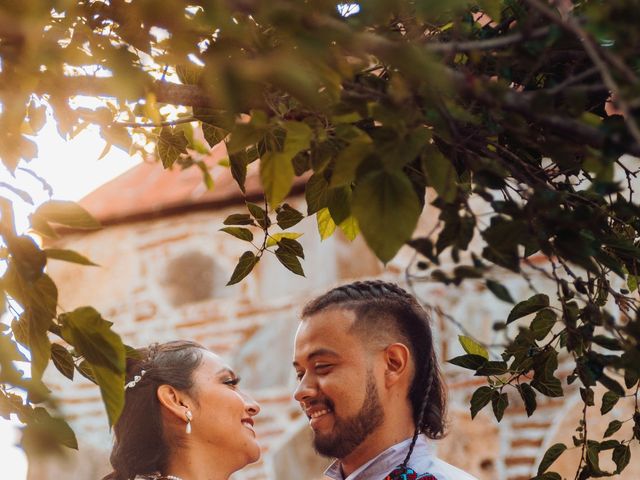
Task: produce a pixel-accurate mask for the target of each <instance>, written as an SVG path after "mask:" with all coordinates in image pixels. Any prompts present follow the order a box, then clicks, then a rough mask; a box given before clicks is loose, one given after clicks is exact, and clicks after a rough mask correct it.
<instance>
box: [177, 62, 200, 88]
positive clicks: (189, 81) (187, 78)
mask: <svg viewBox="0 0 640 480" xmlns="http://www.w3.org/2000/svg"><path fill="white" fill-rule="evenodd" d="M202 72H203V69H202V67H198V66H196V65H193V64H182V65H176V74H177V75H178V79H179V80H180V82H181V83H183V84H184V85H198V83H199V82H200V77H202Z"/></svg>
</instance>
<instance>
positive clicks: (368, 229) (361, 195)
mask: <svg viewBox="0 0 640 480" xmlns="http://www.w3.org/2000/svg"><path fill="white" fill-rule="evenodd" d="M352 211H353V215H354V216H355V217H356V219H357V220H358V225H359V226H360V230H361V231H362V234H363V236H364V238H365V240H366V242H367V244H368V245H369V247H370V248H371V249H372V250H373V252H374V253H375V254H376V256H377V257H378V258H379V259H380V260H382V261H383V262H384V263H387V262H388V261H389V260H391V259H392V258H393V257H394V256H395V255H396V253H397V252H398V250H399V249H400V247H402V245H404V244H405V242H406V241H407V240H409V239H410V238H411V235H412V234H413V231H414V230H415V227H416V224H417V222H418V217H419V216H420V212H421V206H420V202H419V201H418V197H417V195H416V193H415V191H414V189H413V186H412V185H411V182H410V181H409V179H408V178H407V176H406V175H405V174H404V173H402V172H386V171H375V172H371V173H369V174H367V175H366V176H365V177H364V178H362V180H361V181H359V182H358V184H357V185H356V187H355V189H354V191H353V203H352ZM398 212H402V215H399V214H398Z"/></svg>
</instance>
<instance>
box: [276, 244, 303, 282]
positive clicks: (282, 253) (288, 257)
mask: <svg viewBox="0 0 640 480" xmlns="http://www.w3.org/2000/svg"><path fill="white" fill-rule="evenodd" d="M276 257H277V259H278V261H279V262H280V263H281V264H282V265H284V266H285V267H286V268H287V269H288V270H290V271H292V272H293V273H295V274H296V275H300V276H302V277H304V270H303V269H302V265H301V264H300V260H299V259H298V257H297V256H296V255H294V254H293V253H291V252H290V251H289V250H288V249H285V248H282V247H280V248H278V249H276Z"/></svg>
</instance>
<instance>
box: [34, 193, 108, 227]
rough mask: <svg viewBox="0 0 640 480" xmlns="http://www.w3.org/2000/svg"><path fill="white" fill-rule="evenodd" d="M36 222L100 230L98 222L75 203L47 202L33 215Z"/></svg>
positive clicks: (62, 201)
mask: <svg viewBox="0 0 640 480" xmlns="http://www.w3.org/2000/svg"><path fill="white" fill-rule="evenodd" d="M33 217H37V218H38V220H42V221H46V222H50V223H59V224H60V225H64V226H65V227H71V228H80V229H87V230H93V229H96V228H100V227H101V225H100V222H98V220H96V219H95V218H93V216H92V215H91V214H90V213H89V212H87V211H86V210H85V209H84V208H82V207H81V206H80V205H78V204H77V203H75V202H68V201H64V200H49V201H48V202H45V203H43V204H42V205H40V206H39V207H38V208H37V209H36V211H35V212H34V213H33Z"/></svg>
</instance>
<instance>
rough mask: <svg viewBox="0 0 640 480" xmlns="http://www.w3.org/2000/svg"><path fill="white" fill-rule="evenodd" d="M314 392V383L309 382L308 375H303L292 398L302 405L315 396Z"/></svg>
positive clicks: (315, 390)
mask: <svg viewBox="0 0 640 480" xmlns="http://www.w3.org/2000/svg"><path fill="white" fill-rule="evenodd" d="M316 392H317V389H316V386H315V383H314V382H312V381H311V379H310V378H309V375H305V376H303V377H302V379H301V380H300V383H299V384H298V386H297V387H296V390H295V392H293V398H295V399H296V401H298V402H301V403H302V402H304V401H305V400H309V399H310V398H313V397H314V396H315V395H316Z"/></svg>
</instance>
